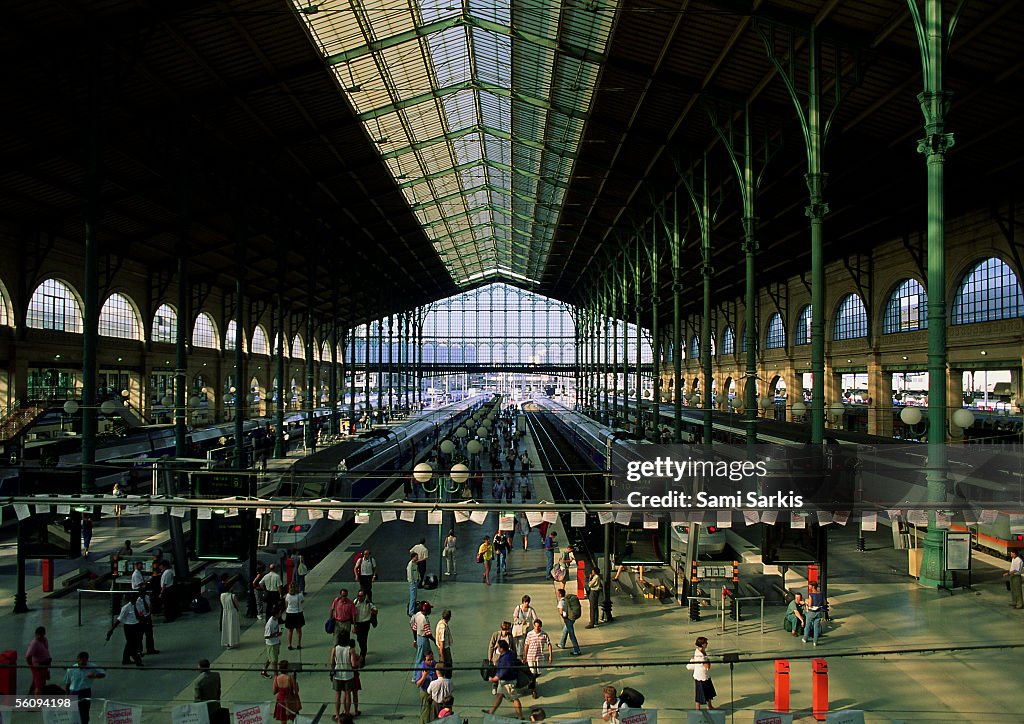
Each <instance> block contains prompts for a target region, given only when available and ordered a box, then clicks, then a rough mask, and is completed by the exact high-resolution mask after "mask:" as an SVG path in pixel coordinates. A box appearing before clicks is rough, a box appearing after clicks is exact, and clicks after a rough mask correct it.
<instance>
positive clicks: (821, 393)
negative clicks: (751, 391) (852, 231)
mask: <svg viewBox="0 0 1024 724" xmlns="http://www.w3.org/2000/svg"><path fill="white" fill-rule="evenodd" d="M808 43H809V47H808V66H807V72H808V82H807V88H808V96H807V131H806V140H807V176H806V179H807V191H808V193H809V198H808V200H809V203H808V205H807V209H806V214H807V216H808V218H810V220H811V375H812V379H811V444H812V445H821V443H822V442H823V441H824V440H825V252H824V236H823V233H824V222H825V215H826V214H827V213H828V204H826V203H825V202H824V197H825V181H826V178H827V177H826V175H825V174H824V173H823V172H822V152H823V150H824V149H823V145H824V137H823V129H822V119H821V108H820V105H821V76H820V73H819V65H820V63H821V49H820V48H819V47H818V40H817V35H816V31H815V28H814V26H813V25H812V26H811V30H810V34H809V36H808ZM764 392H765V394H768V390H767V389H765V391H764ZM754 412H755V414H756V409H755V411H754Z"/></svg>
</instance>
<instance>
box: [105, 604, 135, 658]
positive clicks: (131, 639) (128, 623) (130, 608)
mask: <svg viewBox="0 0 1024 724" xmlns="http://www.w3.org/2000/svg"><path fill="white" fill-rule="evenodd" d="M118 625H121V626H124V651H122V652H121V665H122V666H127V665H128V664H130V663H131V662H132V661H134V662H135V665H136V666H142V656H141V655H139V651H140V650H141V648H142V647H141V645H140V644H141V641H140V640H139V633H140V631H139V618H138V614H137V613H136V612H135V594H129V595H128V597H127V598H126V599H125V604H124V605H123V606H121V612H120V613H119V614H117V618H116V619H114V625H113V626H111V627H110V630H109V631H107V641H109V640H110V637H111V636H113V635H114V629H116V628H117V627H118Z"/></svg>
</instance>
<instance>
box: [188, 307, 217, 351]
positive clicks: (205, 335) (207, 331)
mask: <svg viewBox="0 0 1024 724" xmlns="http://www.w3.org/2000/svg"><path fill="white" fill-rule="evenodd" d="M192 346H193V347H204V348H206V349H217V330H216V329H215V328H214V326H213V318H212V317H211V316H210V315H209V314H207V313H206V312H200V313H199V316H198V317H196V323H195V326H193V327H192Z"/></svg>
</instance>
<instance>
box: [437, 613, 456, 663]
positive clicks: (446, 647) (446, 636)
mask: <svg viewBox="0 0 1024 724" xmlns="http://www.w3.org/2000/svg"><path fill="white" fill-rule="evenodd" d="M451 620H452V610H451V609H450V608H446V609H445V610H444V611H442V612H441V620H440V621H439V622H438V623H437V628H436V629H434V641H435V642H436V643H437V659H438V662H439V665H440V664H443V665H444V666H446V667H447V668H448V669H449V670H451V668H452V628H451V625H450V622H451Z"/></svg>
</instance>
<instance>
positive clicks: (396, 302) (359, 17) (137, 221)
mask: <svg viewBox="0 0 1024 724" xmlns="http://www.w3.org/2000/svg"><path fill="white" fill-rule="evenodd" d="M1021 6H1022V3H1021V2H1019V1H1018V0H1007V1H1003V2H999V1H995V0H992V1H989V2H981V1H978V2H971V3H969V4H967V5H966V8H965V9H964V11H963V14H962V16H961V17H960V19H959V22H958V24H957V27H956V30H955V33H954V35H953V39H952V43H951V46H950V54H949V61H948V63H947V65H946V68H945V78H946V83H947V88H948V90H949V91H951V92H952V93H953V95H952V98H951V106H950V113H949V130H951V131H952V132H953V133H954V134H955V136H956V145H955V146H954V148H953V149H952V151H951V153H950V154H949V156H948V166H947V168H948V172H947V182H948V187H947V206H948V208H949V213H950V214H951V215H953V214H956V213H959V212H962V211H965V210H967V209H974V208H985V207H987V206H997V205H998V204H1000V203H1001V202H1002V201H1003V200H1004V199H1006V198H1012V197H1013V196H1014V195H1015V193H1016V191H1017V190H1018V189H1019V182H1018V181H1017V178H1018V177H1019V172H1020V170H1021V165H1022V158H1021V153H1022V152H1021V150H1020V147H1019V144H1017V143H1015V142H1013V140H1012V139H1013V138H1015V137H1017V131H1018V130H1019V129H1020V128H1021V126H1022V111H1024V95H1022V94H1020V93H1019V91H1018V90H1017V89H1018V88H1019V87H1021V82H1022V80H1024V54H1022V51H1021V47H1022V46H1021V44H1020V41H1019V39H1020V38H1021V37H1022V33H1024V13H1022V12H1021V9H1022V7H1021ZM953 7H954V4H953V3H951V2H950V3H945V8H946V11H947V16H948V15H950V14H952V11H953ZM811 27H814V28H815V32H816V36H817V38H818V39H819V40H820V42H821V46H822V54H823V59H824V63H823V73H824V78H823V82H824V87H825V90H826V99H825V101H826V108H825V110H826V113H828V114H830V115H831V124H830V132H829V137H828V141H827V144H826V146H825V171H826V172H827V173H828V174H829V182H828V186H827V189H826V201H827V202H828V203H829V205H830V213H829V215H828V217H827V219H826V222H825V223H826V232H825V235H826V254H827V255H829V256H830V257H831V258H839V257H842V256H846V255H850V254H855V253H857V252H859V251H866V250H869V249H870V248H871V247H872V246H873V245H875V244H877V243H878V242H879V241H881V240H885V239H891V238H899V237H901V236H905V235H912V234H919V233H920V231H921V230H922V229H923V228H924V224H925V201H926V187H925V172H924V161H923V158H922V157H921V156H920V155H918V154H917V152H916V141H917V139H918V138H920V137H921V136H922V135H923V131H922V115H921V111H920V107H919V105H918V101H917V98H916V96H917V94H918V93H919V92H920V91H921V89H922V80H921V60H920V55H919V53H918V50H917V39H916V36H915V32H914V29H913V24H912V22H911V15H910V11H909V9H908V6H907V3H906V0H870V1H868V0H831V1H828V2H809V1H799V0H779V1H769V0H765V1H764V2H759V1H756V0H747V1H741V0H719V1H700V0H676V1H673V2H668V1H664V2H661V1H656V0H646V1H644V2H636V1H632V0H622V1H621V2H612V1H610V0H585V1H581V0H563V1H562V2H556V1H555V0H551V1H550V2H548V1H547V0H532V1H530V2H515V3H510V4H509V3H496V2H493V0H465V1H464V2H461V3H460V2H450V1H448V0H443V1H442V0H426V1H423V2H417V3H405V2H394V0H378V1H377V2H369V1H364V2H358V3H356V2H341V1H335V0H331V1H328V2H320V3H311V2H305V1H304V0H294V1H293V2H285V1H284V0H281V1H278V0H234V1H221V2H205V1H203V2H200V1H198V0H181V1H180V2H174V3H165V2H155V0H135V1H132V2H128V1H127V0H104V1H103V2H99V1H95V2H92V1H87V0H37V2H34V3H30V4H17V5H10V6H8V7H7V8H5V12H4V22H3V23H0V41H2V43H0V54H2V62H3V67H4V84H3V88H2V90H0V92H2V93H3V94H4V109H5V110H4V112H3V113H2V114H0V129H2V137H0V159H2V161H0V228H2V229H3V230H5V231H6V233H8V234H9V235H11V236H14V237H16V238H26V239H27V238H29V237H31V236H32V235H34V234H41V235H43V234H57V235H61V236H65V237H67V238H70V239H72V240H75V241H79V240H82V239H83V238H84V233H85V232H84V230H85V227H86V219H87V214H88V213H89V209H90V208H93V209H95V210H96V211H95V224H94V228H95V229H96V230H97V238H98V239H99V240H100V243H101V245H102V246H101V248H102V249H103V250H104V252H106V253H109V254H111V255H116V256H123V257H126V258H131V259H136V260H138V261H140V262H143V263H145V264H146V265H147V266H148V267H149V268H150V269H151V271H152V272H153V273H154V274H160V273H166V272H168V271H170V270H173V268H174V264H175V259H176V256H177V255H178V254H180V253H184V254H186V255H187V257H188V259H189V265H190V267H191V271H192V274H193V276H194V278H198V279H201V280H203V281H205V282H207V283H209V284H214V285H221V286H224V287H225V288H233V286H234V279H235V277H236V276H238V275H239V274H241V275H242V276H243V278H244V279H245V282H246V288H247V293H248V294H249V295H251V296H255V297H267V298H269V297H271V296H278V297H281V298H284V299H287V300H288V301H289V303H290V304H291V305H292V306H293V307H294V308H297V309H303V308H305V307H307V306H311V307H312V308H313V309H314V310H316V312H317V313H318V314H321V315H324V316H325V317H339V318H341V319H344V320H348V321H352V322H358V321H361V320H363V319H365V318H367V317H370V316H374V315H379V314H381V313H386V312H389V311H396V310H399V309H406V308H409V307H411V306H413V305H417V304H422V303H426V302H429V301H432V300H435V299H440V298H443V297H446V296H448V295H451V294H454V293H456V292H458V291H459V290H460V289H464V288H468V287H472V286H475V285H480V284H484V283H488V282H491V281H507V282H509V283H511V284H515V285H519V286H522V287H526V288H530V289H533V290H536V291H538V292H540V293H543V294H546V295H549V296H553V297H555V298H559V299H563V300H566V301H570V302H580V301H582V300H584V299H585V298H586V295H587V289H588V287H589V286H590V285H593V284H598V283H602V281H603V280H606V279H607V278H608V271H609V270H610V269H612V268H617V265H619V264H620V263H621V254H623V253H629V254H631V255H635V254H636V253H638V250H637V240H638V239H639V240H641V241H642V243H643V244H644V245H647V246H649V245H650V244H651V243H655V242H656V243H657V244H659V248H661V249H662V251H663V253H662V254H661V259H660V262H659V265H660V267H662V269H661V271H662V273H661V274H660V286H659V290H658V293H659V295H660V296H661V297H662V298H664V299H668V295H669V294H670V290H669V288H668V287H667V286H666V285H667V283H668V279H669V274H668V270H669V269H670V267H671V261H670V260H669V258H668V254H667V252H666V249H667V247H666V246H665V244H666V243H667V242H666V239H665V235H664V231H663V229H660V227H658V226H657V225H655V224H653V223H652V218H654V217H655V216H657V215H658V213H659V212H661V213H666V212H667V218H678V220H679V221H678V223H679V227H680V229H681V230H682V232H683V235H684V237H685V241H684V244H683V256H682V258H681V259H680V263H681V265H682V266H683V267H684V268H685V269H688V270H695V269H696V267H697V259H698V256H697V250H696V244H695V243H694V242H695V239H696V232H695V229H696V225H695V223H694V222H693V220H692V205H691V202H690V198H689V196H688V195H687V193H686V191H685V188H684V186H683V185H681V183H680V178H681V177H685V176H688V175H691V174H692V175H693V177H694V178H700V177H702V176H703V174H704V169H705V167H706V168H707V173H708V177H709V188H710V189H711V191H712V197H713V199H714V206H715V209H714V210H715V211H716V217H715V218H716V221H715V224H714V227H713V230H712V247H713V255H714V259H713V265H714V269H715V295H716V298H717V299H718V300H719V301H723V300H727V299H731V298H735V297H736V296H738V295H739V294H740V293H741V291H742V288H741V285H742V279H743V275H742V274H741V273H740V272H739V269H740V266H739V265H740V264H741V263H742V258H741V257H742V255H741V252H740V249H739V243H740V240H741V238H742V234H741V231H740V218H741V216H742V207H741V204H740V199H739V193H738V187H737V183H736V180H735V176H734V172H733V168H732V166H731V164H730V162H729V160H728V156H727V154H726V153H725V149H724V144H723V142H722V140H721V137H720V135H719V133H718V130H721V131H723V132H724V133H725V134H726V135H727V136H728V133H729V132H730V129H735V128H736V127H738V122H739V120H740V119H741V118H742V116H741V115H740V114H739V113H738V111H739V110H740V109H743V108H749V111H750V117H751V119H752V128H753V133H754V136H755V138H756V143H755V149H754V152H755V155H757V156H758V158H759V159H767V163H766V164H765V166H764V171H763V180H762V183H761V187H760V192H759V194H758V197H757V208H756V212H757V216H758V217H759V226H758V238H759V240H760V242H761V251H760V255H759V261H758V264H759V269H760V276H759V278H760V280H761V281H762V282H770V281H772V280H780V279H783V278H785V277H786V276H788V275H790V274H793V273H799V272H800V271H802V270H804V269H806V268H807V266H808V265H809V260H808V256H809V247H810V244H809V232H808V222H807V219H806V217H805V215H804V207H805V206H806V205H807V190H806V186H805V184H804V178H803V176H804V174H805V172H806V155H805V153H804V148H803V139H802V135H801V132H800V128H799V123H798V121H797V118H796V112H795V110H794V104H793V101H792V99H791V98H790V96H789V93H788V91H787V86H786V83H785V82H784V79H783V76H786V75H787V74H788V75H789V76H790V77H791V79H792V80H793V81H794V84H795V85H796V86H797V87H800V86H801V85H802V84H803V83H805V80H806V70H805V69H806V65H807V52H808V47H809V43H808V31H809V29H810V28H811ZM768 47H771V48H772V49H773V50H774V51H775V53H776V54H777V56H778V58H779V59H780V62H781V63H782V68H783V70H784V71H785V72H780V71H779V69H778V68H777V66H776V65H774V64H773V63H772V61H771V59H770V58H769V54H768V52H767V48H768ZM837 100H838V103H837V104H836V105H835V106H834V107H833V104H834V103H835V102H836V101H837ZM801 102H803V100H801ZM716 126H717V129H718V130H716ZM90 203H91V204H92V206H90ZM659 229H660V230H659ZM656 230H657V231H656ZM686 274H687V276H685V277H684V283H686V284H693V285H694V287H693V288H694V289H696V286H695V285H696V283H697V276H696V272H695V271H687V273H686ZM644 275H645V277H649V275H650V270H649V268H646V270H645V271H644ZM643 286H644V289H645V294H644V297H645V299H644V301H643V302H642V303H641V306H642V307H645V308H646V307H647V306H648V305H649V297H650V292H649V291H648V290H649V289H650V282H649V280H648V279H646V278H645V280H644V282H643ZM697 296H698V295H696V294H688V295H687V296H686V304H687V305H688V308H691V309H693V310H696V308H697V307H696V306H690V305H696V304H697V301H696V298H697Z"/></svg>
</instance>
